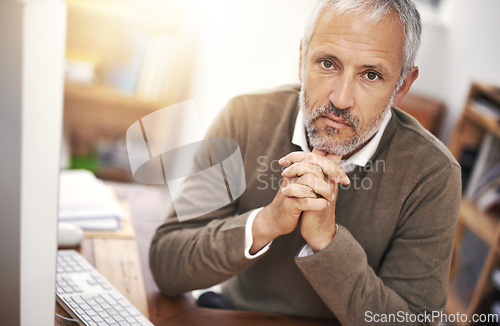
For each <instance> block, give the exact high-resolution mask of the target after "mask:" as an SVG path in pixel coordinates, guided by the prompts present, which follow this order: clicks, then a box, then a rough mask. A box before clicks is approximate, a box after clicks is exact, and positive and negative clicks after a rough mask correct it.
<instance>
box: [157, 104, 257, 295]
mask: <svg viewBox="0 0 500 326" xmlns="http://www.w3.org/2000/svg"><path fill="white" fill-rule="evenodd" d="M239 132H241V127H240V128H239V129H237V128H235V113H234V103H233V102H230V103H229V104H228V106H227V107H226V108H225V109H224V110H223V111H222V113H221V114H220V115H219V117H218V118H217V119H216V122H215V123H214V124H213V125H212V127H211V128H210V130H209V132H208V133H207V137H229V138H232V139H235V140H238V138H237V137H238V133H239ZM212 159H214V157H213V153H212ZM202 160H206V156H203V155H196V157H195V161H194V166H195V167H197V169H198V170H203V168H204V167H206V166H205V165H206V162H202ZM227 173H228V171H226V175H227ZM214 175H215V174H212V175H211V174H206V175H203V176H202V177H200V178H195V179H189V178H187V179H186V180H185V182H184V184H183V185H182V192H181V194H180V197H179V199H177V200H176V203H177V204H178V206H176V208H177V210H178V211H179V208H182V210H183V211H190V210H191V211H194V212H196V211H197V210H200V209H201V210H203V208H206V207H212V206H210V205H213V204H212V202H213V198H214V196H215V197H216V196H217V194H215V195H214V192H216V190H214V184H215V183H216V182H217V181H220V180H215V179H214V178H215V176H214ZM223 190H224V192H225V191H226V189H225V188H224V189H223ZM226 195H227V193H226ZM237 212H238V200H234V201H232V202H231V203H229V204H228V205H226V206H224V207H222V208H220V209H217V210H215V211H213V212H210V213H207V214H205V215H202V216H198V217H194V216H193V217H194V218H190V219H187V220H184V221H179V220H182V218H179V217H178V216H177V214H176V212H175V210H172V212H171V213H170V214H169V216H168V217H167V220H166V222H165V223H164V224H163V225H161V226H160V227H159V228H158V229H157V230H156V233H155V235H154V237H153V239H152V242H151V246H150V251H149V260H150V268H151V272H152V274H153V277H154V279H155V281H156V283H157V284H158V287H159V288H160V290H161V291H162V292H163V293H164V294H166V295H170V296H174V295H179V294H181V293H183V292H186V291H190V290H193V289H199V288H206V287H209V286H212V285H214V284H218V283H220V282H223V281H225V280H227V279H229V278H230V277H232V276H234V275H236V274H238V273H241V272H242V271H243V270H245V269H246V268H248V267H249V266H251V264H253V262H254V261H255V260H258V259H257V258H256V259H248V258H246V257H245V254H244V246H245V224H246V222H247V219H248V217H249V215H250V214H251V212H252V211H249V212H245V213H242V214H238V213H237ZM194 215H196V214H194ZM179 216H180V214H179Z"/></svg>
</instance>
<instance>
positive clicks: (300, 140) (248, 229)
mask: <svg viewBox="0 0 500 326" xmlns="http://www.w3.org/2000/svg"><path fill="white" fill-rule="evenodd" d="M391 116H392V112H391V110H387V111H386V113H385V115H384V119H383V120H382V124H381V125H380V128H379V130H378V131H377V133H376V134H375V136H374V137H373V138H372V139H371V140H370V141H369V142H368V143H367V144H366V145H365V146H363V147H362V148H361V149H360V150H359V151H357V152H356V153H354V154H353V155H351V157H349V158H348V159H346V160H341V161H340V163H339V165H340V166H341V167H342V168H343V169H344V170H345V172H346V173H349V172H352V171H354V169H355V168H356V166H361V167H365V166H366V164H367V163H368V161H369V160H370V158H371V157H372V156H373V154H375V151H376V150H377V147H378V145H379V144H380V140H381V139H382V135H383V134H384V131H385V128H386V127H387V125H388V124H389V121H390V120H391ZM292 144H294V145H297V146H299V147H300V148H301V149H302V150H303V151H304V152H308V153H309V152H311V148H309V145H308V144H307V137H306V128H305V126H304V119H303V113H302V110H299V112H298V114H297V119H296V120H295V127H294V130H293V135H292ZM261 209H262V207H260V208H257V209H255V210H254V211H253V212H252V213H251V214H250V216H249V217H248V220H247V223H246V224H245V257H246V258H248V259H252V258H256V257H259V256H260V255H262V254H264V253H265V252H266V251H267V250H269V247H270V246H271V243H272V241H271V242H269V243H268V244H267V245H266V246H265V247H264V248H262V249H261V250H259V252H257V253H256V254H254V255H252V254H250V248H251V247H252V244H253V234H252V225H253V221H254V219H255V217H256V216H257V214H258V213H259V212H260V210H261ZM312 254H313V251H312V249H311V247H310V246H309V244H306V245H305V246H304V247H303V248H302V250H301V251H300V253H299V257H305V256H309V255H312Z"/></svg>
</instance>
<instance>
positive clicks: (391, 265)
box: [150, 0, 460, 325]
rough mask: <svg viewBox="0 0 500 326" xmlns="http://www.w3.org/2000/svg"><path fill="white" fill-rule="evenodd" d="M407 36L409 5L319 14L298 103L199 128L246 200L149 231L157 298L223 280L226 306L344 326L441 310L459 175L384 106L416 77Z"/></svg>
mask: <svg viewBox="0 0 500 326" xmlns="http://www.w3.org/2000/svg"><path fill="white" fill-rule="evenodd" d="M420 33H421V25H420V18H419V14H418V12H417V10H416V9H415V7H414V5H413V4H412V3H411V1H410V0H367V1H359V0H329V1H328V0H323V1H320V2H319V3H318V6H317V8H316V10H315V11H314V12H313V14H312V16H311V19H310V23H309V25H308V27H307V29H306V33H305V36H304V38H303V41H302V44H301V58H300V77H301V87H300V90H299V88H298V87H284V88H280V89H277V90H274V91H271V92H267V93H262V94H253V95H247V96H240V97H237V98H235V99H233V100H232V101H231V102H230V103H229V104H228V106H227V107H226V109H225V110H224V111H223V112H222V113H221V114H220V116H219V117H218V120H217V121H216V122H215V124H214V125H213V126H212V128H211V129H210V131H209V133H208V135H209V136H216V137H230V138H233V139H235V140H237V141H238V143H239V145H240V148H241V153H242V157H243V163H244V167H245V177H246V184H247V188H246V191H245V193H244V194H243V195H242V196H241V197H240V198H239V199H238V200H236V201H235V202H233V203H232V204H231V205H228V206H226V207H224V208H222V209H220V210H218V211H216V212H213V213H210V214H206V215H204V216H201V217H198V218H195V219H192V220H188V221H185V222H182V223H179V222H178V221H177V219H176V217H175V214H173V215H172V216H170V217H169V218H168V219H167V222H166V223H165V224H164V225H162V226H160V227H159V228H158V230H157V233H156V235H155V237H154V239H153V241H152V245H151V255H150V259H151V269H152V271H153V274H154V277H155V279H156V281H157V283H158V285H159V287H160V288H161V290H162V291H163V292H164V293H165V294H167V295H178V294H180V293H182V292H185V291H188V290H192V289H196V288H206V287H209V286H211V285H214V284H217V283H220V282H224V283H223V286H222V289H223V298H224V299H225V301H226V302H227V304H228V306H229V307H230V308H236V309H248V310H259V311H271V312H281V313H288V314H296V315H302V316H313V317H322V318H332V319H333V318H336V319H338V320H339V321H340V322H341V323H342V324H345V325H360V324H364V323H366V322H373V321H375V319H374V318H375V316H383V315H385V316H389V315H390V314H392V315H393V317H394V316H405V315H406V316H408V314H411V315H412V316H413V317H411V318H412V319H410V317H406V318H407V319H405V320H404V321H407V320H418V321H420V322H422V323H428V322H429V319H428V318H425V317H424V314H425V313H427V314H429V313H431V312H432V311H437V310H440V309H442V308H443V307H444V305H445V302H446V288H447V278H448V272H449V266H450V261H451V252H452V246H453V238H454V232H455V223H456V219H457V216H458V210H459V202H460V168H459V166H458V164H457V163H456V161H455V160H454V159H453V157H452V156H451V155H450V154H449V152H448V151H447V149H446V148H445V147H444V146H443V145H442V144H441V143H440V142H439V141H438V140H436V139H435V138H434V137H433V136H432V135H430V134H429V133H428V132H426V131H425V130H424V129H423V128H422V127H421V126H420V125H419V124H418V122H416V121H415V120H414V119H413V118H411V117H410V116H408V115H407V114H405V113H403V112H401V111H400V110H398V109H396V108H391V106H393V105H394V106H397V105H398V103H400V102H401V100H402V99H403V98H404V96H405V95H406V94H407V92H408V90H409V89H410V86H411V84H412V83H413V81H414V80H415V79H416V78H417V76H418V68H417V67H414V61H415V56H416V51H417V49H418V46H419V43H420ZM299 108H300V110H299ZM276 162H278V163H279V164H280V165H281V166H283V167H285V169H284V170H283V171H281V169H278V168H276V167H277V166H279V165H277V164H276ZM278 179H282V182H281V184H280V185H278V183H275V182H274V181H275V180H278ZM198 187H200V185H195V184H191V185H189V184H188V185H187V186H186V188H185V189H186V190H185V192H184V194H183V196H185V197H187V198H189V196H190V191H191V190H193V189H196V188H198ZM191 199H192V200H195V201H197V202H198V204H200V202H199V201H200V200H201V201H202V199H198V198H196V199H193V198H191ZM397 321H401V319H398V320H397ZM434 322H437V320H434Z"/></svg>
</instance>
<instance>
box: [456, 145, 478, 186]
mask: <svg viewBox="0 0 500 326" xmlns="http://www.w3.org/2000/svg"><path fill="white" fill-rule="evenodd" d="M477 154H478V149H477V147H473V146H465V147H463V148H462V151H461V153H460V158H459V162H458V163H460V167H461V170H460V171H461V176H462V193H465V190H466V189H467V186H468V185H469V180H470V178H471V175H472V171H473V168H474V164H475V163H476V159H477Z"/></svg>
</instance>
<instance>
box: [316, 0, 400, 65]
mask: <svg viewBox="0 0 500 326" xmlns="http://www.w3.org/2000/svg"><path fill="white" fill-rule="evenodd" d="M403 43H404V33H403V28H402V26H401V23H400V21H399V19H398V17H397V14H395V13H389V14H387V15H386V16H384V17H382V18H381V19H380V20H378V21H372V20H369V19H367V17H366V14H362V13H361V14H357V13H350V12H344V13H341V14H338V13H336V12H335V11H334V10H332V9H330V8H327V9H325V10H324V11H323V13H322V14H321V15H320V17H319V19H318V23H317V25H316V28H315V29H314V32H313V35H312V38H311V49H312V48H316V47H319V48H321V49H317V50H320V51H323V52H324V51H327V49H328V48H329V45H332V47H334V46H340V47H343V48H345V49H347V50H361V51H365V52H367V53H369V54H370V56H373V57H379V58H380V59H381V60H384V59H387V60H391V61H392V60H396V61H398V63H400V62H401V58H402V52H403ZM311 49H310V50H311Z"/></svg>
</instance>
